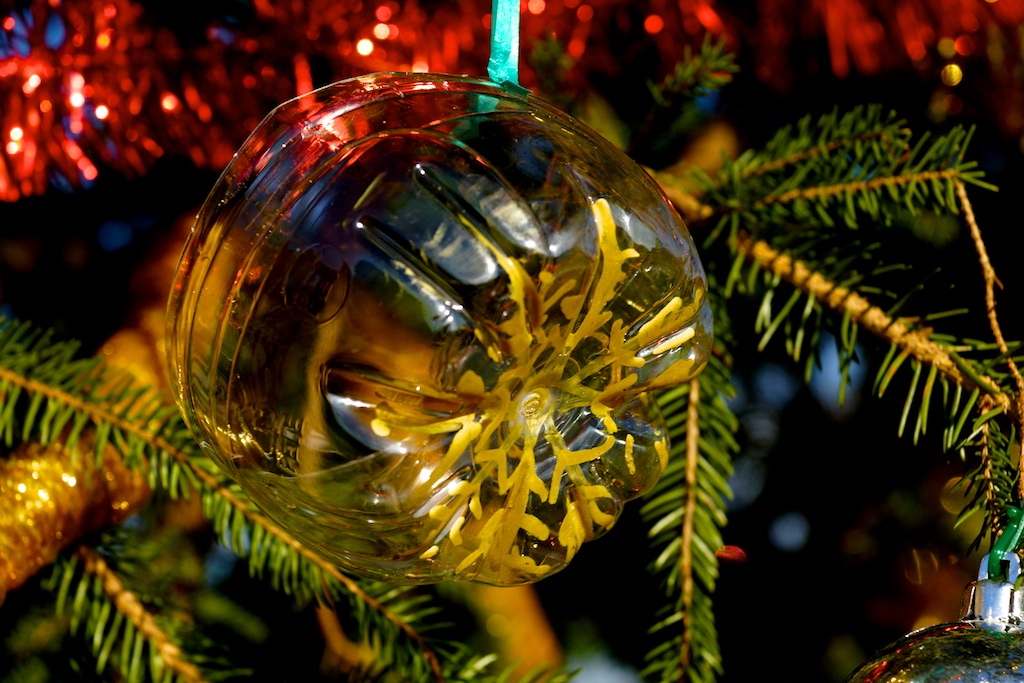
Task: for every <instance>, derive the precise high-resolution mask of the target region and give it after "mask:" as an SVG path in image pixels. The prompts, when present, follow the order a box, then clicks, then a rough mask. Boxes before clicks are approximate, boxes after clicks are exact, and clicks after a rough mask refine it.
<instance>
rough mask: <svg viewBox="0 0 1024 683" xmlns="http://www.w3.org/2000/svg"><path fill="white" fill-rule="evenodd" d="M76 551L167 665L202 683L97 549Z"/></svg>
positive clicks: (117, 605)
mask: <svg viewBox="0 0 1024 683" xmlns="http://www.w3.org/2000/svg"><path fill="white" fill-rule="evenodd" d="M77 554H78V557H79V558H81V560H82V564H83V565H84V566H85V571H87V572H88V573H90V574H92V575H93V576H95V577H96V578H98V579H99V580H100V582H101V584H102V585H103V591H104V592H105V593H106V594H107V595H108V596H109V597H110V599H111V600H112V601H113V602H114V606H115V607H117V611H118V612H120V613H121V614H123V615H125V617H127V618H128V619H129V620H130V621H131V622H132V624H134V625H135V628H137V629H138V630H139V632H140V633H141V634H142V635H143V636H145V637H146V640H148V641H149V642H150V643H151V644H152V645H153V647H155V648H156V649H157V651H158V652H159V653H160V658H161V659H162V660H163V662H164V664H166V665H167V668H169V669H170V670H171V671H173V672H174V673H175V674H177V675H178V676H180V677H181V678H183V679H185V680H186V681H193V682H194V683H202V682H203V681H205V680H206V679H204V678H203V673H202V672H201V671H200V670H199V667H197V666H196V665H195V664H193V663H191V662H189V661H187V660H185V659H184V658H183V656H182V651H181V648H180V647H178V646H177V645H176V644H175V643H174V642H172V641H171V638H170V636H168V635H167V633H166V632H165V631H164V630H163V629H162V628H160V625H159V624H157V623H156V619H155V618H154V617H153V615H152V614H151V613H150V612H149V610H147V609H146V606H145V605H143V604H142V602H141V601H140V600H139V598H138V596H136V595H135V593H133V592H132V591H131V590H129V589H128V588H127V587H126V586H125V585H124V582H123V581H121V579H120V577H118V576H117V574H115V573H114V571H113V570H111V568H110V566H109V565H108V564H107V563H106V560H104V559H103V557H101V556H100V554H99V553H98V552H96V551H95V550H94V549H93V548H90V547H89V546H86V545H81V546H79V547H78V551H77Z"/></svg>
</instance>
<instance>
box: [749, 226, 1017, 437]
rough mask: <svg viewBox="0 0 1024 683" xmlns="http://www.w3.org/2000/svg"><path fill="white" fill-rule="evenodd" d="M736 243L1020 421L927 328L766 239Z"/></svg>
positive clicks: (1009, 404)
mask: <svg viewBox="0 0 1024 683" xmlns="http://www.w3.org/2000/svg"><path fill="white" fill-rule="evenodd" d="M734 245H735V249H736V251H737V253H739V254H742V255H743V256H744V257H745V258H747V259H750V260H752V261H755V262H756V263H758V264H759V265H760V267H761V268H763V269H764V270H765V271H768V272H771V273H773V274H775V275H777V276H779V277H780V278H781V279H782V280H783V281H784V282H787V283H789V284H790V285H792V286H793V287H795V288H797V289H798V290H800V291H802V292H805V293H807V294H810V295H813V296H814V298H815V299H816V300H817V301H818V302H820V303H821V304H823V305H824V306H825V307H826V308H827V309H829V310H831V311H833V312H835V313H838V314H840V315H841V316H844V317H848V318H849V319H850V320H852V321H853V322H855V323H857V324H858V325H859V326H860V327H861V328H863V329H865V330H866V331H868V332H871V333H872V334H874V335H876V336H878V337H880V338H882V339H884V340H886V341H887V342H888V343H889V344H891V345H892V347H893V348H895V349H898V350H899V352H900V354H901V355H902V357H906V356H913V357H914V358H915V359H916V360H917V361H918V362H920V363H923V364H926V365H929V366H933V367H935V369H936V370H937V372H939V373H940V374H941V375H942V376H943V377H945V378H946V379H948V380H949V381H951V382H953V383H955V384H957V385H958V386H961V387H963V388H965V389H968V390H970V391H975V390H977V391H980V392H984V393H986V394H988V395H990V396H991V400H992V401H993V402H994V404H995V405H996V406H998V407H999V408H1000V409H1001V410H1003V412H1005V413H1007V414H1008V415H1011V416H1013V417H1014V419H1020V418H1019V416H1017V414H1016V408H1015V406H1014V402H1013V401H1012V400H1011V398H1010V396H1009V395H1007V394H1005V393H1003V392H1002V391H1001V390H1000V389H999V384H998V382H996V381H994V380H993V379H991V378H990V377H987V376H986V375H984V374H982V373H980V372H978V371H977V370H975V369H974V368H973V367H972V366H971V364H970V363H968V361H966V360H964V359H963V358H961V357H960V356H958V355H957V354H956V353H954V352H953V351H951V350H949V349H948V347H946V346H944V345H942V344H939V343H937V342H935V341H933V340H932V339H931V338H930V336H929V333H928V332H927V331H926V330H923V329H919V328H914V327H911V326H910V325H909V324H908V323H907V322H906V321H904V320H897V319H894V318H892V317H890V316H889V315H887V314H886V313H885V312H884V311H883V310H882V309H881V308H878V307H877V306H874V305H872V304H871V303H870V302H869V301H868V300H867V299H866V298H865V297H863V296H861V295H860V294H858V293H856V292H854V291H851V290H849V289H847V288H845V287H842V286H839V285H837V284H835V283H834V282H831V281H830V280H828V279H827V278H825V277H823V276H822V275H821V274H820V273H817V272H815V271H813V270H811V269H810V268H808V267H807V266H806V265H804V263H802V262H801V261H800V260H799V259H793V258H791V257H789V256H787V255H786V254H783V253H780V252H779V251H777V250H776V249H774V248H773V247H771V246H770V245H769V244H768V243H767V242H765V241H763V240H755V239H754V238H753V237H751V236H750V235H748V234H745V233H740V234H739V235H738V236H737V239H736V241H735V243H734ZM903 354H905V355H903Z"/></svg>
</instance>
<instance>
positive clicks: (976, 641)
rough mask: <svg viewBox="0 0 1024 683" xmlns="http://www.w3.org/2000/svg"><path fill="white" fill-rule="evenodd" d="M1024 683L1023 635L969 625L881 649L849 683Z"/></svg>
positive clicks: (919, 634) (918, 634)
mask: <svg viewBox="0 0 1024 683" xmlns="http://www.w3.org/2000/svg"><path fill="white" fill-rule="evenodd" d="M954 681H956V682H957V683H1024V636H1022V635H1021V634H1019V633H997V632H994V631H988V630H985V629H982V628H977V627H975V626H972V625H970V624H968V623H965V622H957V623H950V624H939V625H937V626H930V627H928V628H923V629H920V630H918V631H914V632H913V633H910V634H908V635H906V636H904V637H903V638H900V639H899V640H897V641H896V642H895V643H893V644H892V645H890V646H889V647H887V648H885V649H883V650H880V651H879V652H877V653H875V655H874V656H873V657H872V658H871V659H869V660H868V661H866V662H865V663H864V664H863V665H861V667H860V668H859V669H857V670H856V671H855V672H853V673H852V674H851V675H850V677H849V678H848V679H846V683H953V682H954Z"/></svg>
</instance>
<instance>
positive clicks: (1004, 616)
mask: <svg viewBox="0 0 1024 683" xmlns="http://www.w3.org/2000/svg"><path fill="white" fill-rule="evenodd" d="M999 564H1000V566H1001V571H1000V574H999V576H998V578H995V579H992V578H989V576H990V574H989V569H990V565H989V557H988V555H986V556H985V557H984V558H982V561H981V568H980V569H979V570H978V580H977V581H975V582H973V583H972V584H971V585H970V586H968V588H967V590H966V591H965V593H964V601H963V605H962V607H961V610H960V611H961V620H963V621H966V622H968V623H970V624H971V625H973V626H976V627H978V628H983V629H985V630H987V631H998V632H1001V633H1024V590H1021V576H1020V559H1019V558H1018V557H1017V554H1016V553H1014V552H1006V553H1003V557H1002V558H1001V559H1000V560H999ZM1003 577H1005V578H1003Z"/></svg>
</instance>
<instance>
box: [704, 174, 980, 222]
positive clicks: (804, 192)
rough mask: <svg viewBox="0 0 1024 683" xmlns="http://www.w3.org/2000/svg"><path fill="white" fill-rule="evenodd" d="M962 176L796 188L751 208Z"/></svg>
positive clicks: (890, 178) (905, 177)
mask: <svg viewBox="0 0 1024 683" xmlns="http://www.w3.org/2000/svg"><path fill="white" fill-rule="evenodd" d="M961 176H962V174H961V173H960V171H959V170H958V169H955V168H947V169H943V170H940V171H920V172H916V173H906V174H903V175H894V176H886V177H882V178H872V179H871V180H857V181H853V182H849V183H839V184H835V185H817V186H813V187H798V188H794V189H792V190H789V191H786V192H783V193H781V194H778V195H768V196H765V197H761V198H760V199H757V200H755V201H754V202H753V204H752V206H753V207H755V208H761V207H765V206H768V205H770V204H786V203H790V202H794V201H796V200H798V199H806V200H812V199H821V198H825V197H838V196H840V195H845V194H849V193H860V192H866V191H868V192H869V191H876V190H880V189H882V188H894V187H900V186H907V185H911V184H914V183H926V182H931V181H933V180H958V179H959V178H960V177H961ZM739 209H740V207H724V206H723V207H721V208H720V209H719V210H718V211H716V212H715V213H716V214H719V215H720V214H724V213H730V212H732V211H737V210H739Z"/></svg>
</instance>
